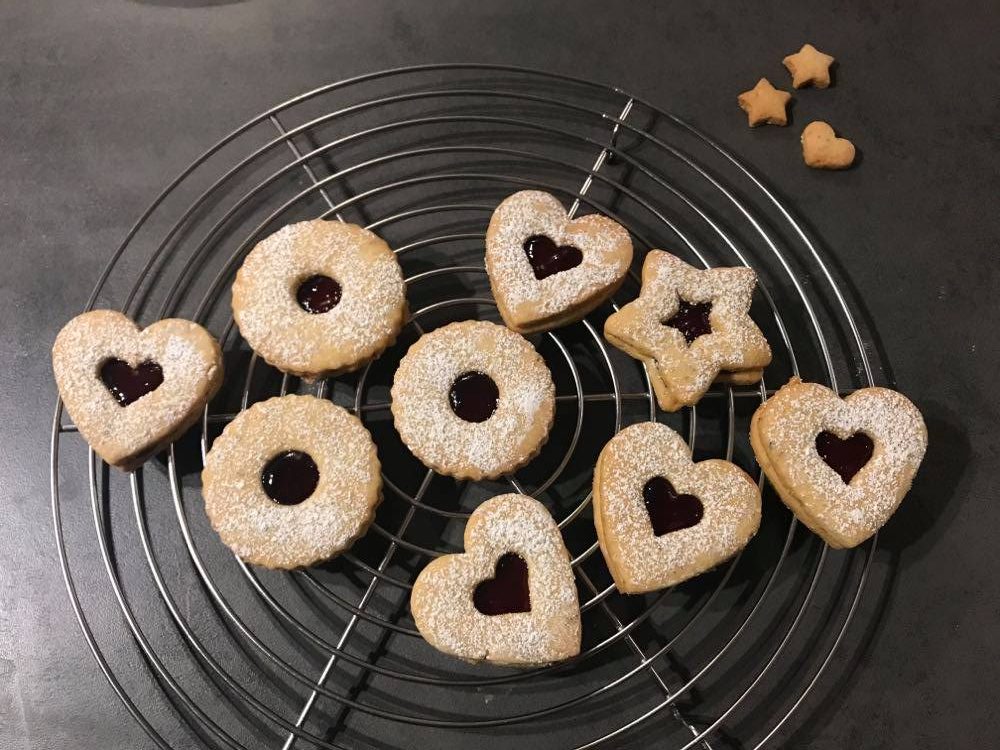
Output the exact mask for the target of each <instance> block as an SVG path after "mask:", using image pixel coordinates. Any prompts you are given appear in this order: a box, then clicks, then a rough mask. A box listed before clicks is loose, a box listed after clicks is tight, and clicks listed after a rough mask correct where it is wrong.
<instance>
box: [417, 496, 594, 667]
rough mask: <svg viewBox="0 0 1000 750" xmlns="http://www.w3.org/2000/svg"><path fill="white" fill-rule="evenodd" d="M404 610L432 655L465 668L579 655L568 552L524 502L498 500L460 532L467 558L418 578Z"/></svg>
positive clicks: (438, 564)
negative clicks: (440, 654) (409, 611)
mask: <svg viewBox="0 0 1000 750" xmlns="http://www.w3.org/2000/svg"><path fill="white" fill-rule="evenodd" d="M410 608H411V609H412V611H413V620H414V622H415V623H416V625H417V629H419V630H420V633H421V634H422V635H423V636H424V638H425V639H427V642H428V643H430V644H431V645H432V646H433V647H434V648H436V649H438V650H439V651H443V652H444V653H446V654H452V655H453V656H457V657H459V658H461V659H466V660H468V661H488V662H493V663H496V664H506V665H510V666H526V665H532V664H548V663H551V662H555V661H561V660H563V659H568V658H570V657H571V656H575V655H576V654H578V653H579V652H580V608H579V603H578V601H577V595H576V586H575V584H574V583H573V569H572V567H571V566H570V557H569V553H568V552H567V551H566V547H565V545H564V544H563V540H562V535H561V534H560V533H559V529H558V527H557V526H556V524H555V521H553V520H552V516H550V515H549V512H548V511H547V510H545V507H544V506H543V505H542V504H541V503H539V502H538V501H537V500H533V499H532V498H530V497H527V496H525V495H516V494H510V495H498V496H497V497H494V498H491V499H490V500H487V501H486V502H485V503H483V504H482V505H480V506H479V507H478V508H477V509H476V510H475V512H474V513H473V514H472V515H471V516H470V517H469V522H468V525H467V526H466V527H465V553H464V554H457V555H445V556H443V557H439V558H437V559H436V560H433V561H432V562H431V563H430V564H429V565H428V566H427V567H426V568H424V569H423V570H422V571H420V575H419V576H417V580H416V582H415V583H414V584H413V593H412V595H411V597H410Z"/></svg>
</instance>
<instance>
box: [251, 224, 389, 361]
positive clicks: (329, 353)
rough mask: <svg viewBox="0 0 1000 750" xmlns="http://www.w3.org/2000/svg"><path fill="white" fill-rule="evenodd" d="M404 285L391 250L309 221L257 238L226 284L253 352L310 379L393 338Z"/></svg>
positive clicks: (371, 353)
mask: <svg viewBox="0 0 1000 750" xmlns="http://www.w3.org/2000/svg"><path fill="white" fill-rule="evenodd" d="M406 315H407V308H406V286H405V283H404V282H403V273H402V270H401V269H400V267H399V263H398V261H397V260H396V255H395V253H393V252H392V250H391V249H390V248H389V246H388V245H387V244H386V243H385V242H384V241H383V240H382V239H381V238H379V237H378V236H377V235H375V234H373V233H372V232H369V231H368V230H367V229H363V228H362V227H359V226H356V225H354V224H345V223H342V222H338V221H324V220H322V219H315V220H313V221H303V222H300V223H298V224H290V225H288V226H286V227H283V228H282V229H279V230H278V231H277V232H275V233H274V234H272V235H270V236H269V237H267V238H265V239H264V240H262V241H261V242H260V243H258V244H257V246H256V247H254V249H253V250H252V251H250V254H249V255H247V257H246V259H245V260H244V261H243V265H242V266H241V267H240V270H239V271H238V272H237V274H236V281H235V282H234V283H233V317H234V318H235V320H236V324H237V326H239V329H240V333H241V334H242V335H243V338H245V339H246V340H247V343H249V344H250V346H251V347H252V348H253V350H254V351H255V352H257V354H259V355H260V356H261V357H263V358H264V359H265V360H267V362H269V363H270V364H272V365H274V366H275V367H277V368H278V369H279V370H282V371H283V372H287V373H290V374H292V375H298V376H300V377H303V378H306V379H307V380H313V379H315V378H322V377H328V376H330V375H336V374H339V373H343V372H349V371H351V370H356V369H357V368H359V367H361V366H363V365H365V364H367V363H368V362H370V361H371V360H373V359H375V358H376V357H377V356H378V355H379V354H381V353H382V352H383V351H384V350H385V349H386V347H388V346H389V345H390V344H392V342H393V341H395V340H396V336H397V335H398V334H399V330H400V328H402V325H403V322H404V321H405V319H406Z"/></svg>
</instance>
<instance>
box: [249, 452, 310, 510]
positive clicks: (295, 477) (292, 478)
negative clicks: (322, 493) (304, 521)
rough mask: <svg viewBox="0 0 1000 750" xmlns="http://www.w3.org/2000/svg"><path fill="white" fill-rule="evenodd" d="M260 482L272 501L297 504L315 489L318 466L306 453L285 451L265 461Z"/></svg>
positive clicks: (282, 503)
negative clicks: (265, 464)
mask: <svg viewBox="0 0 1000 750" xmlns="http://www.w3.org/2000/svg"><path fill="white" fill-rule="evenodd" d="M260 484H261V486H262V487H263V488H264V492H265V493H267V496H268V497H269V498H271V499H272V500H274V502H276V503H280V504H281V505H298V504H299V503H301V502H303V501H304V500H307V499H308V498H309V497H310V496H311V495H312V493H313V492H315V491H316V485H318V484H319V468H318V467H317V466H316V462H315V461H313V460H312V456H310V455H309V454H308V453H303V452H302V451H285V452H284V453H279V454H278V455H277V456H275V457H274V458H272V459H271V460H270V461H268V462H267V466H265V467H264V470H263V471H262V472H261V473H260Z"/></svg>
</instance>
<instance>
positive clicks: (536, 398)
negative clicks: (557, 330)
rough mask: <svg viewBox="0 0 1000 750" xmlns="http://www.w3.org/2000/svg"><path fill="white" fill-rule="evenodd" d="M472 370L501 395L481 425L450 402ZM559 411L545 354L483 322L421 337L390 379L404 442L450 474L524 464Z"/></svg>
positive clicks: (499, 471)
mask: <svg viewBox="0 0 1000 750" xmlns="http://www.w3.org/2000/svg"><path fill="white" fill-rule="evenodd" d="M470 371H478V372H482V373H485V374H486V375H489V376H490V377H491V378H492V379H493V381H494V382H495V383H496V384H497V388H498V390H499V392H500V398H499V402H498V405H497V409H496V411H495V412H494V414H493V416H491V417H490V418H489V419H487V420H486V421H484V422H479V423H474V422H466V421H465V420H463V419H461V418H460V417H458V416H457V415H456V414H455V413H454V412H453V411H452V409H451V406H450V404H449V403H448V392H449V390H450V388H451V385H452V383H454V382H455V379H456V378H457V377H458V376H459V375H461V374H463V373H466V372H470ZM554 411H555V385H554V384H553V383H552V376H551V374H550V373H549V370H548V367H546V365H545V362H544V360H543V359H542V357H541V356H540V355H539V354H538V352H536V351H535V349H534V347H533V346H532V345H531V344H530V343H529V342H528V341H527V340H526V339H524V338H523V337H522V336H519V335H518V334H516V333H514V332H513V331H511V330H509V329H507V328H504V327H503V326H498V325H496V324H494V323H488V322H485V321H463V322H461V323H452V324H451V325H447V326H444V327H443V328H439V329H438V330H436V331H433V332H432V333H429V334H427V335H425V336H423V337H421V338H420V340H419V341H418V342H417V343H416V344H414V345H413V347H411V349H410V351H409V352H407V354H406V356H404V357H403V359H402V361H401V362H400V364H399V369H398V370H397V371H396V374H395V376H394V378H393V384H392V413H393V416H394V417H395V423H396V429H397V431H398V432H399V434H400V436H401V437H402V438H403V442H405V443H406V445H407V446H408V447H409V448H410V450H411V451H413V453H414V455H416V456H417V457H418V458H419V459H420V460H421V461H423V462H424V463H425V464H427V465H428V466H431V467H432V468H434V469H436V470H437V471H440V472H442V473H446V474H450V475H452V476H464V477H470V478H472V477H474V478H481V477H483V476H490V477H494V476H498V475H500V474H502V473H504V472H506V471H512V470H513V469H514V468H516V467H517V466H520V465H521V464H523V463H525V462H527V461H528V460H529V459H530V458H532V457H533V456H534V455H535V453H537V451H538V449H539V448H540V447H541V445H542V444H543V443H544V441H545V439H546V437H547V436H548V431H549V428H550V427H551V426H552V419H553V416H554Z"/></svg>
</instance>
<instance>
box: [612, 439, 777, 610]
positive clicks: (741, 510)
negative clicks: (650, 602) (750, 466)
mask: <svg viewBox="0 0 1000 750" xmlns="http://www.w3.org/2000/svg"><path fill="white" fill-rule="evenodd" d="M759 524H760V490H759V489H758V487H757V485H756V483H755V482H754V481H753V480H752V479H751V478H750V477H749V476H747V474H746V473H745V472H744V471H743V470H742V469H740V468H739V467H738V466H736V465H735V464H732V463H730V462H729V461H723V460H721V459H710V460H708V461H699V462H698V463H695V462H694V461H692V460H691V450H690V448H688V446H687V443H685V442H684V439H683V438H681V436H680V435H678V434H677V433H676V432H674V431H673V430H672V429H670V428H669V427H667V426H666V425H664V424H659V423H657V422H643V423H640V424H634V425H632V426H631V427H627V428H625V429H624V430H622V431H621V432H619V433H618V434H617V435H615V436H614V437H613V438H612V439H611V440H610V441H609V442H608V444H607V445H605V446H604V449H603V450H602V451H601V455H600V457H599V458H598V460H597V468H596V470H595V472H594V525H595V526H596V527H597V539H598V541H599V542H600V545H601V552H603V553H604V559H605V561H606V562H607V564H608V570H610V571H611V576H612V577H613V578H614V580H615V585H616V586H617V587H618V590H619V591H621V592H623V593H626V594H641V593H645V592H648V591H655V590H657V589H662V588H665V587H667V586H673V585H674V584H676V583H680V582H681V581H685V580H687V579H688V578H692V577H694V576H696V575H699V574H701V573H704V572H705V571H707V570H710V569H711V568H714V567H715V566H716V565H718V564H719V563H721V562H724V561H725V560H727V559H729V558H730V557H732V556H733V555H735V554H736V553H737V552H739V551H740V550H741V549H743V547H745V546H746V544H747V542H749V541H750V539H751V537H753V535H754V534H756V533H757V527H758V526H759Z"/></svg>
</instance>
